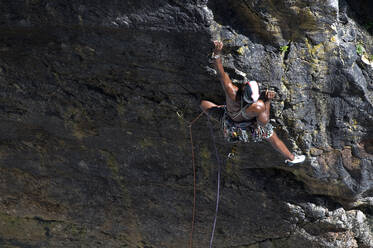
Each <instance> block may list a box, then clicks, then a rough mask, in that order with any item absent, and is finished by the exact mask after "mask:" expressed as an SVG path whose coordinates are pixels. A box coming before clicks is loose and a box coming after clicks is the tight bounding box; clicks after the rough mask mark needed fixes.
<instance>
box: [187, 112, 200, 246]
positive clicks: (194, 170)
mask: <svg viewBox="0 0 373 248" xmlns="http://www.w3.org/2000/svg"><path fill="white" fill-rule="evenodd" d="M202 114H203V112H201V113H200V114H199V115H198V116H197V117H196V118H195V119H194V120H193V121H191V122H190V123H189V135H190V144H191V147H192V165H193V213H192V229H191V231H190V240H189V247H190V248H192V247H193V232H194V221H195V215H196V165H195V156H194V146H193V135H192V125H193V124H194V122H196V121H197V120H198V119H199V118H200V117H201V116H202Z"/></svg>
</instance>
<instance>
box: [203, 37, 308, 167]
mask: <svg viewBox="0 0 373 248" xmlns="http://www.w3.org/2000/svg"><path fill="white" fill-rule="evenodd" d="M222 49H223V43H222V42H220V41H214V51H213V55H212V59H213V63H214V66H215V69H216V71H217V75H218V77H219V80H220V82H221V84H222V86H223V89H224V92H225V97H226V105H216V104H215V103H213V102H210V101H206V100H202V101H201V105H200V106H201V109H202V110H203V112H204V113H206V114H207V115H209V116H210V117H212V118H214V119H215V120H218V121H220V120H221V119H222V118H223V116H224V113H225V114H226V115H227V116H228V117H229V119H230V120H231V121H233V123H235V124H242V123H250V128H251V130H252V131H251V134H252V135H251V137H252V138H251V139H252V140H253V141H254V142H257V141H260V140H262V139H265V140H267V141H269V143H271V145H272V146H273V148H274V149H276V150H277V151H279V152H280V153H281V154H282V155H283V156H284V157H286V160H285V163H287V164H288V165H293V164H297V163H302V162H303V161H304V160H305V156H304V155H295V154H293V153H291V152H290V151H289V149H288V148H287V147H286V145H285V144H284V143H283V142H282V141H281V140H280V138H279V137H278V136H277V134H276V133H275V131H273V126H272V125H271V124H270V123H269V120H270V118H269V112H270V104H271V100H272V99H273V98H274V97H275V96H276V93H275V92H274V91H266V92H265V97H264V101H263V100H261V99H259V97H260V94H259V85H258V83H257V82H256V81H249V82H247V83H245V84H244V85H243V86H242V87H237V86H235V85H234V84H233V83H232V81H231V79H230V78H229V76H228V74H227V73H226V72H225V71H224V67H223V64H222V58H221V56H222V55H221V53H222ZM253 127H254V128H253Z"/></svg>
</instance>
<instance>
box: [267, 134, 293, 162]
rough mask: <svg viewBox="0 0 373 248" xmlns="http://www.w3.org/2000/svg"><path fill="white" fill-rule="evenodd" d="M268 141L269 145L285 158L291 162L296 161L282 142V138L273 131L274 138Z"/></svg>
mask: <svg viewBox="0 0 373 248" xmlns="http://www.w3.org/2000/svg"><path fill="white" fill-rule="evenodd" d="M267 140H268V141H269V143H271V145H272V147H273V148H275V149H276V150H277V151H278V152H280V153H281V154H282V155H283V156H284V157H286V158H287V159H289V160H293V159H294V154H292V153H291V152H290V151H289V149H288V148H287V147H286V145H285V144H284V142H282V140H280V138H279V137H278V136H277V134H276V132H275V131H273V134H272V136H271V137H269V138H268V139H267Z"/></svg>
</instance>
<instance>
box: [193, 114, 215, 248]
mask: <svg viewBox="0 0 373 248" xmlns="http://www.w3.org/2000/svg"><path fill="white" fill-rule="evenodd" d="M202 114H203V112H201V113H200V114H199V115H198V116H197V117H196V118H195V119H194V120H193V121H191V122H190V123H189V135H190V143H191V149H192V165H193V213H192V229H191V232H190V240H189V247H190V248H192V247H193V232H194V222H195V212H196V166H195V155H194V146H193V134H192V125H193V124H194V123H195V122H196V121H197V120H198V119H199V118H200V117H201V116H202ZM207 117H208V118H207V119H208V123H209V129H210V134H211V137H212V141H213V144H214V150H215V156H216V161H217V163H218V189H217V193H216V208H215V216H214V222H213V227H212V232H211V238H210V246H209V247H210V248H211V247H212V242H213V240H214V234H215V227H216V219H217V216H218V210H219V200H220V174H221V167H222V166H221V159H220V156H219V153H218V149H217V147H216V140H215V136H214V133H213V128H212V124H211V121H210V117H209V116H208V115H207Z"/></svg>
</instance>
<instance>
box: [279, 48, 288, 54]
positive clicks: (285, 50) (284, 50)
mask: <svg viewBox="0 0 373 248" xmlns="http://www.w3.org/2000/svg"><path fill="white" fill-rule="evenodd" d="M288 49H289V46H281V47H280V51H281V52H282V53H286V52H287V51H288Z"/></svg>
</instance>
